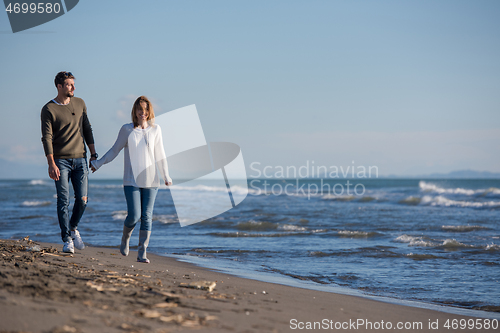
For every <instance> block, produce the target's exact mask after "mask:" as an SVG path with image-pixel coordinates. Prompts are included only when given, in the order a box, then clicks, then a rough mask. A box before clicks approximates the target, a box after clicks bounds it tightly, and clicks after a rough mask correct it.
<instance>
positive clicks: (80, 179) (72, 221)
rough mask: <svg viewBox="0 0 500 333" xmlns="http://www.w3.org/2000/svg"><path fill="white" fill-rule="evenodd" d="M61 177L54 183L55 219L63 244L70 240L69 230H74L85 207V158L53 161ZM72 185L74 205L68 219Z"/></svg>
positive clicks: (86, 172)
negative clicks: (57, 221) (55, 195)
mask: <svg viewBox="0 0 500 333" xmlns="http://www.w3.org/2000/svg"><path fill="white" fill-rule="evenodd" d="M54 162H55V163H56V165H57V167H58V168H59V172H60V173H61V175H60V176H59V180H58V181H56V182H55V183H56V191H57V218H58V219H59V227H61V238H62V240H63V242H67V241H69V240H70V239H71V234H70V231H71V230H76V228H77V227H78V223H79V222H80V219H81V218H82V215H83V212H85V208H86V207H87V192H88V178H87V176H88V174H89V169H88V166H87V159H86V158H69V159H55V160H54ZM70 181H71V184H72V185H73V191H74V192H75V204H74V205H73V212H72V214H71V218H70V217H69V211H68V207H69V182H70Z"/></svg>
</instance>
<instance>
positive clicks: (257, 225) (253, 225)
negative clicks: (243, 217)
mask: <svg viewBox="0 0 500 333" xmlns="http://www.w3.org/2000/svg"><path fill="white" fill-rule="evenodd" d="M236 229H238V230H247V231H253V230H255V231H267V230H276V229H278V224H276V223H272V222H258V221H248V222H240V223H238V224H237V225H236Z"/></svg>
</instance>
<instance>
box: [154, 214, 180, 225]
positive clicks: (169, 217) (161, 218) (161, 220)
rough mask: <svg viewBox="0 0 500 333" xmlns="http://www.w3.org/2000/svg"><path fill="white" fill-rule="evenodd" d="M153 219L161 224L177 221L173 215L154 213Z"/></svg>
mask: <svg viewBox="0 0 500 333" xmlns="http://www.w3.org/2000/svg"><path fill="white" fill-rule="evenodd" d="M153 221H155V222H159V223H162V224H169V223H177V222H178V220H177V218H176V216H175V215H154V216H153Z"/></svg>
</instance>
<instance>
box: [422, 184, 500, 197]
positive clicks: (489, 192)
mask: <svg viewBox="0 0 500 333" xmlns="http://www.w3.org/2000/svg"><path fill="white" fill-rule="evenodd" d="M418 187H419V188H420V190H421V191H423V192H434V193H438V194H459V195H466V196H492V197H496V196H500V189H499V188H496V187H490V188H488V189H477V190H472V189H465V188H461V187H457V188H443V187H439V186H437V185H435V184H431V183H427V182H424V181H420V182H419V183H418Z"/></svg>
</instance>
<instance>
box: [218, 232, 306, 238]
mask: <svg viewBox="0 0 500 333" xmlns="http://www.w3.org/2000/svg"><path fill="white" fill-rule="evenodd" d="M309 234H311V233H309V232H307V233H300V232H282V233H276V232H274V233H249V232H239V231H236V232H212V233H209V235H210V236H216V237H228V238H235V237H289V236H302V235H309Z"/></svg>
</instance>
